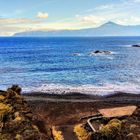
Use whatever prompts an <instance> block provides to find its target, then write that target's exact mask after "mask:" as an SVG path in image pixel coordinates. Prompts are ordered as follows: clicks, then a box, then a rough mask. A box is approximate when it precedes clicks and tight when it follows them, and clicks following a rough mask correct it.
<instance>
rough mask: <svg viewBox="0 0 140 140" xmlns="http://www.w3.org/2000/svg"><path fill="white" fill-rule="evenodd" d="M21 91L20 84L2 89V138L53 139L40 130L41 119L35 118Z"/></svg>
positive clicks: (15, 139) (0, 98) (20, 139)
mask: <svg viewBox="0 0 140 140" xmlns="http://www.w3.org/2000/svg"><path fill="white" fill-rule="evenodd" d="M20 92H21V88H19V87H18V86H13V87H12V88H9V89H8V90H7V91H0V140H51V138H50V136H49V134H47V133H46V134H43V133H41V132H40V130H39V127H38V126H37V125H36V122H37V121H39V120H37V119H34V117H33V114H32V112H31V110H30V108H29V106H28V104H27V102H26V101H25V100H24V99H23V98H22V97H21V95H20ZM48 130H49V128H48Z"/></svg>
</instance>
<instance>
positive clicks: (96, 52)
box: [90, 50, 111, 56]
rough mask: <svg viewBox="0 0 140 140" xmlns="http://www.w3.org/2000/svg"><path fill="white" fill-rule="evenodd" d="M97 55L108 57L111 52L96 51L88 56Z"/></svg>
mask: <svg viewBox="0 0 140 140" xmlns="http://www.w3.org/2000/svg"><path fill="white" fill-rule="evenodd" d="M97 54H103V55H109V54H111V52H110V51H100V50H97V51H94V52H91V53H90V56H92V55H97Z"/></svg>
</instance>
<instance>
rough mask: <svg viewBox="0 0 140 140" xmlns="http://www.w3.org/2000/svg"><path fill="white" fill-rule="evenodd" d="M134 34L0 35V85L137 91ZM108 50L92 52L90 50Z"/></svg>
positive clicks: (139, 56)
mask: <svg viewBox="0 0 140 140" xmlns="http://www.w3.org/2000/svg"><path fill="white" fill-rule="evenodd" d="M139 43H140V37H81V38H80V37H79V38H74V37H71V38H47V37H46V38H45V37H44V38H41V37H38V38H32V37H30V38H22V37H1V38H0V89H1V90H5V89H6V88H8V87H10V86H11V85H13V84H18V85H20V86H21V87H22V88H23V92H24V93H28V92H46V93H57V94H64V93H68V92H80V93H84V94H100V95H106V94H110V93H111V94H112V93H114V92H118V91H123V92H130V93H140V48H134V47H132V45H133V44H139ZM97 50H100V51H110V53H109V54H103V53H101V54H94V51H97Z"/></svg>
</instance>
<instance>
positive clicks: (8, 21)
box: [0, 0, 140, 36]
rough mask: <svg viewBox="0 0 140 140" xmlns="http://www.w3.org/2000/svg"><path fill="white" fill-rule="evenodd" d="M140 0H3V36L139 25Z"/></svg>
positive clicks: (0, 4) (0, 5)
mask: <svg viewBox="0 0 140 140" xmlns="http://www.w3.org/2000/svg"><path fill="white" fill-rule="evenodd" d="M139 5H140V0H0V36H10V35H13V34H14V33H17V32H24V31H34V30H35V31H36V30H41V31H47V30H60V29H73V30H75V29H83V28H93V27H98V26H100V25H102V24H104V23H106V22H108V21H112V22H115V23H118V24H122V25H140V8H139Z"/></svg>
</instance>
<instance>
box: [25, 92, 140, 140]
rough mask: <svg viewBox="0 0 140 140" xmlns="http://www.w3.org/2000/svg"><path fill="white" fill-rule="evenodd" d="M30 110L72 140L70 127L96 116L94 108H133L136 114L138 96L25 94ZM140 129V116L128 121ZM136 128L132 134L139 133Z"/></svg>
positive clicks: (139, 95) (139, 102) (123, 94)
mask: <svg viewBox="0 0 140 140" xmlns="http://www.w3.org/2000/svg"><path fill="white" fill-rule="evenodd" d="M24 99H25V100H26V101H27V102H28V104H29V105H30V107H31V108H32V110H33V113H34V115H35V116H36V115H37V116H38V117H40V118H41V120H42V123H43V124H46V125H49V126H50V127H52V126H55V127H57V129H58V130H61V131H62V134H63V136H64V137H65V139H66V140H71V138H73V140H75V139H76V136H75V133H74V132H73V129H74V126H75V125H77V124H81V123H82V124H84V123H86V122H87V119H88V118H90V117H92V116H94V115H95V114H97V113H98V109H102V108H114V107H124V106H128V105H129V106H130V105H136V106H137V107H138V108H137V110H139V113H140V94H127V93H116V94H114V95H110V96H92V95H86V96H85V95H82V94H80V93H73V94H72V93H71V94H67V95H48V94H41V93H30V94H29V93H28V95H27V94H26V95H24ZM131 123H132V124H133V123H134V124H137V125H138V126H139V127H140V116H137V120H134V119H132V120H131V122H129V124H131ZM139 130H140V129H139V128H137V129H136V130H135V132H137V131H138V132H139Z"/></svg>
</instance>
